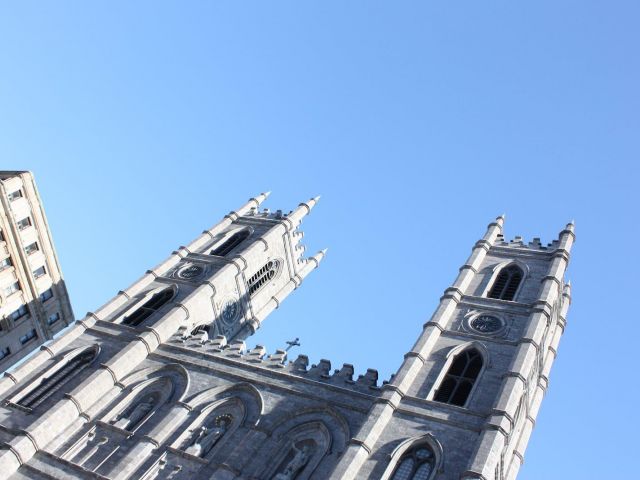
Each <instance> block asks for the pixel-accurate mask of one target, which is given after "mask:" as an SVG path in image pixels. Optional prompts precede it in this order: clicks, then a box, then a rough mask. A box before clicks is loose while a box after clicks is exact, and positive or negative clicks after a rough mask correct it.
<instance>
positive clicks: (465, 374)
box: [433, 348, 482, 407]
mask: <svg viewBox="0 0 640 480" xmlns="http://www.w3.org/2000/svg"><path fill="white" fill-rule="evenodd" d="M481 369H482V355H480V352H478V350H476V349H475V348H471V349H468V350H465V351H463V352H461V353H459V354H458V355H457V356H456V358H454V360H453V363H452V364H451V366H450V367H449V370H448V371H447V374H446V375H445V377H444V379H443V380H442V383H441V384H440V387H439V388H438V391H437V392H436V394H435V396H434V398H433V399H434V400H435V401H436V402H443V403H450V404H452V405H458V406H460V407H463V406H464V405H465V403H467V399H468V398H469V393H471V389H472V388H473V384H474V383H475V382H476V380H477V379H478V375H479V374H480V370H481Z"/></svg>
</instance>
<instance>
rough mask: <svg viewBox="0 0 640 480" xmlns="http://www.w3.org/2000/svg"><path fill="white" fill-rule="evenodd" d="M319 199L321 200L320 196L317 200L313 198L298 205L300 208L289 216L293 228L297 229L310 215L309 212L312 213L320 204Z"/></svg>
mask: <svg viewBox="0 0 640 480" xmlns="http://www.w3.org/2000/svg"><path fill="white" fill-rule="evenodd" d="M319 199H320V196H317V197H315V198H311V199H309V200H307V201H306V202H302V203H301V204H300V205H298V208H296V209H295V210H294V211H293V212H291V213H290V214H289V216H288V218H289V220H290V222H291V225H292V226H293V227H296V226H297V225H298V224H299V223H300V222H301V221H302V219H303V218H304V217H305V216H306V215H308V214H309V212H311V210H312V209H313V207H315V205H316V203H318V200H319Z"/></svg>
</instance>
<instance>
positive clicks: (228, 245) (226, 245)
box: [209, 229, 251, 257]
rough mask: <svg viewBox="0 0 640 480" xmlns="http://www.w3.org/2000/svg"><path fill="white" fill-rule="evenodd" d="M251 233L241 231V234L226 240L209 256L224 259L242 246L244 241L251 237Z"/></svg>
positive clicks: (235, 234) (237, 233)
mask: <svg viewBox="0 0 640 480" xmlns="http://www.w3.org/2000/svg"><path fill="white" fill-rule="evenodd" d="M250 233H251V232H250V231H249V230H247V229H245V230H240V231H239V232H236V233H234V234H233V235H231V236H230V237H229V238H228V239H226V240H225V241H224V242H222V243H221V244H220V245H218V246H217V247H216V248H214V249H213V250H211V252H209V255H217V256H219V257H224V256H225V255H227V254H228V253H229V252H230V251H231V250H233V249H234V248H236V247H237V246H238V245H240V244H241V243H242V242H243V241H244V240H246V238H247V237H248V236H249V234H250Z"/></svg>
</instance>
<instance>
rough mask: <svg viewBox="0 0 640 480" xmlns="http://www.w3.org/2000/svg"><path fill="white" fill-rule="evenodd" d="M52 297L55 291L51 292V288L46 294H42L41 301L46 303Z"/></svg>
mask: <svg viewBox="0 0 640 480" xmlns="http://www.w3.org/2000/svg"><path fill="white" fill-rule="evenodd" d="M52 297H53V290H51V289H50V288H49V289H47V290H45V291H44V292H42V293H41V294H40V301H41V302H46V301H47V300H49V299H50V298H52Z"/></svg>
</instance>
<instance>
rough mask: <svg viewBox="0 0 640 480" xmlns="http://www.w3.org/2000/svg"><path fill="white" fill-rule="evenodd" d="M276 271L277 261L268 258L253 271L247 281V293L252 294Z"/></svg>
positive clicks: (271, 278) (268, 280)
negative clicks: (259, 267)
mask: <svg viewBox="0 0 640 480" xmlns="http://www.w3.org/2000/svg"><path fill="white" fill-rule="evenodd" d="M277 273H278V261H277V260H269V261H268V262H267V263H266V264H265V265H264V266H263V267H262V268H261V269H260V270H258V271H257V272H256V273H254V274H253V275H252V276H251V278H250V279H249V281H248V282H247V288H248V290H249V295H254V294H255V293H256V292H257V291H258V290H260V289H261V288H262V287H263V286H264V285H266V284H267V283H269V282H270V281H271V280H273V279H274V278H275V276H276V274H277Z"/></svg>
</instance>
